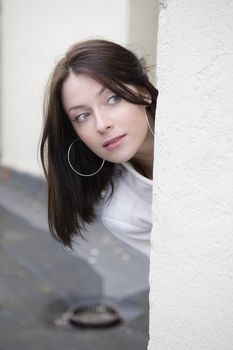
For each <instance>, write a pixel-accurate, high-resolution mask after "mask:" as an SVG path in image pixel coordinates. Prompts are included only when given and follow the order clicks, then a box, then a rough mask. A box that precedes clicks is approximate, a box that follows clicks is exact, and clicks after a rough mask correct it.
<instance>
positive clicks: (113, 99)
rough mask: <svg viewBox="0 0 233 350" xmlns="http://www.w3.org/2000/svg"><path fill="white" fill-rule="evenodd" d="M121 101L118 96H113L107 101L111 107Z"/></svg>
mask: <svg viewBox="0 0 233 350" xmlns="http://www.w3.org/2000/svg"><path fill="white" fill-rule="evenodd" d="M120 100H121V97H120V96H118V95H113V96H111V97H110V98H109V99H108V102H109V104H110V105H113V104H115V103H117V102H119V101H120Z"/></svg>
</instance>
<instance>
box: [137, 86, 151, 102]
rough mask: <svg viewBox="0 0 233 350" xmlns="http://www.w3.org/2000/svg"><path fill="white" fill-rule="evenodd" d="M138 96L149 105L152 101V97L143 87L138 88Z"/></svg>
mask: <svg viewBox="0 0 233 350" xmlns="http://www.w3.org/2000/svg"><path fill="white" fill-rule="evenodd" d="M140 96H141V97H142V98H143V99H144V100H145V101H147V102H148V105H151V102H152V97H151V94H150V93H149V92H148V91H147V90H146V89H145V88H141V89H140Z"/></svg>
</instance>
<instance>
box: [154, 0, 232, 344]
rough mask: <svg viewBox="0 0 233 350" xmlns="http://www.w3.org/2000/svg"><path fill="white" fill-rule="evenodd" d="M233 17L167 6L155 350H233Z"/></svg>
mask: <svg viewBox="0 0 233 350" xmlns="http://www.w3.org/2000/svg"><path fill="white" fill-rule="evenodd" d="M232 18H233V2H232V1H230V0H223V1H207V0H205V1H202V0H195V1H186V0H168V1H160V18H159V36H158V57H157V63H158V70H157V78H158V88H159V90H160V97H159V104H158V110H157V116H156V118H157V121H156V122H157V124H156V144H155V149H156V154H155V165H154V178H155V180H154V204H153V223H154V227H153V232H152V253H151V267H150V287H151V292H150V305H151V315H150V342H149V346H148V348H149V349H150V350H155V349H156V350H172V349H176V350H187V349H188V350H192V349H193V350H194V349H195V350H201V349H205V350H217V349H218V350H220V349H221V350H232V348H233V345H232V344H233V330H232V325H233V293H232V291H233V268H232V267H233V233H232V227H233V155H232V149H233V137H232V135H233V98H232V97H233V84H232V77H233V64H232V63H233V40H232V37H233V20H232Z"/></svg>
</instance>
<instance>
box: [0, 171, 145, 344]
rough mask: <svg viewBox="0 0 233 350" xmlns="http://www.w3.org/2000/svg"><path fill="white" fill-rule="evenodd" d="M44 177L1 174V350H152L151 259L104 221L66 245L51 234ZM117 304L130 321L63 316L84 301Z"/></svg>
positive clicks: (121, 314)
mask: <svg viewBox="0 0 233 350" xmlns="http://www.w3.org/2000/svg"><path fill="white" fill-rule="evenodd" d="M45 213H46V192H45V186H44V184H43V182H42V181H41V180H39V179H37V178H32V177H29V176H27V175H23V174H17V173H13V172H11V171H6V170H1V172H0V253H1V254H0V350H16V349H17V350H21V349H22V350H37V349H38V350H47V349H48V350H50V349H51V350H53V349H56V350H58V349H66V350H73V349H78V350H91V349H95V350H105V349H106V350H107V349H108V350H113V349H121V350H124V349H127V350H129V349H133V350H137V349H138V350H139V349H140V350H144V349H146V348H147V343H148V317H149V316H148V274H149V266H148V260H147V259H146V258H145V257H144V256H142V255H141V254H139V253H137V252H136V251H134V250H133V249H131V248H130V247H128V246H127V245H125V244H123V243H121V242H119V241H118V240H117V239H115V238H114V237H112V236H111V235H110V234H109V233H108V232H106V231H105V230H104V228H103V227H102V226H101V225H95V226H93V227H90V229H89V233H88V234H87V241H80V242H79V244H78V245H77V249H76V251H75V252H73V253H71V252H67V251H65V250H64V249H63V248H62V247H61V246H60V245H59V244H58V243H57V242H55V241H54V240H53V239H52V238H51V237H50V235H49V233H48V228H47V223H46V214H45ZM93 301H96V302H102V303H105V304H108V305H111V306H113V307H114V308H115V309H116V310H117V311H118V313H119V314H120V316H121V317H122V319H123V322H122V323H121V324H120V325H118V326H115V327H112V328H108V329H106V328H105V329H99V330H95V329H81V328H76V327H73V326H71V325H70V324H69V323H67V322H64V321H63V318H62V316H63V315H64V313H66V312H67V310H68V309H69V308H70V307H73V306H74V305H76V304H80V303H81V304H86V303H90V302H93Z"/></svg>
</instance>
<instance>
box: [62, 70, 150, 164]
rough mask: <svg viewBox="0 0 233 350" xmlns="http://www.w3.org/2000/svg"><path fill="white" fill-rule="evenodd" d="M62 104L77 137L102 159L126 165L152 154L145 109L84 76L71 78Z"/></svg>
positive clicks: (64, 89)
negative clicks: (127, 162)
mask: <svg viewBox="0 0 233 350" xmlns="http://www.w3.org/2000/svg"><path fill="white" fill-rule="evenodd" d="M62 101H63V106H64V109H65V111H66V113H67V115H68V117H69V119H70V121H71V123H72V125H73V127H74V129H75V131H76V133H77V135H78V137H79V138H80V139H81V140H82V141H83V142H84V143H85V144H86V145H87V146H88V147H89V148H90V149H91V150H92V151H93V152H94V153H95V154H97V155H98V156H99V157H101V158H103V159H105V160H108V161H110V162H113V163H123V162H126V161H128V160H130V159H133V158H134V157H135V159H136V158H137V155H139V156H140V157H141V156H143V154H144V153H145V155H148V152H151V142H150V140H151V133H150V131H149V128H148V124H147V120H146V115H145V107H144V106H141V105H136V104H132V103H130V102H128V101H126V100H124V99H123V98H121V97H119V96H118V95H116V94H115V93H113V92H112V91H110V90H108V89H105V88H104V87H103V86H102V85H101V84H99V83H98V82H96V81H95V80H94V79H92V78H91V77H90V76H88V75H85V74H79V75H74V74H70V76H69V77H68V79H67V80H66V81H65V82H64V84H63V88H62ZM149 139H150V140H149ZM149 148H150V149H149Z"/></svg>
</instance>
